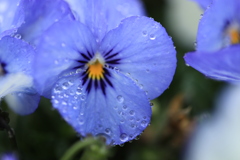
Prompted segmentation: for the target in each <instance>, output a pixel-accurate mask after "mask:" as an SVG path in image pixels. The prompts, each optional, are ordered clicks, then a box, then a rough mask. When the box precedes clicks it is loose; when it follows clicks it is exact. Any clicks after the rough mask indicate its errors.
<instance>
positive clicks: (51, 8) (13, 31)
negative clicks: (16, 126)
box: [0, 0, 74, 115]
mask: <svg viewBox="0 0 240 160" xmlns="http://www.w3.org/2000/svg"><path fill="white" fill-rule="evenodd" d="M0 6H1V7H0V31H1V34H0V38H1V40H0V84H1V88H0V97H4V96H5V100H6V101H7V103H8V105H9V107H10V108H12V109H13V110H14V111H15V112H17V113H19V114H22V115H25V114H29V113H32V112H33V111H35V109H36V108H37V106H38V102H39V99H40V96H39V94H38V93H37V91H36V88H35V84H34V80H33V78H32V72H33V71H32V62H33V59H34V57H35V50H34V49H33V47H32V46H30V45H29V44H28V43H30V44H31V45H36V44H37V42H38V38H39V37H40V36H41V34H42V33H43V32H44V31H45V30H46V29H47V28H48V27H50V26H51V25H52V24H53V23H55V22H56V21H58V20H59V19H61V18H63V17H64V18H65V17H68V18H69V19H74V18H73V15H72V13H71V10H70V8H69V6H68V4H67V3H66V2H64V1H62V0H41V1H39V0H11V1H9V0H2V1H1V2H0ZM7 35H9V36H12V37H15V39H14V38H12V37H4V36H7ZM24 41H27V42H28V43H26V42H24Z"/></svg>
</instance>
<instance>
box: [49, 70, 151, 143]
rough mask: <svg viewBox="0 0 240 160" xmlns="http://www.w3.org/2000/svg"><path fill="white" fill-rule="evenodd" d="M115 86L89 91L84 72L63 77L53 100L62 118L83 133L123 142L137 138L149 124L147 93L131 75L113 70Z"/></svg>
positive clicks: (83, 134)
mask: <svg viewBox="0 0 240 160" xmlns="http://www.w3.org/2000/svg"><path fill="white" fill-rule="evenodd" d="M109 72H110V73H111V79H110V80H111V82H112V84H113V87H111V86H105V87H106V94H105V95H104V94H103V93H102V90H101V89H96V90H91V91H90V92H89V93H88V92H87V89H86V88H87V87H86V85H84V86H82V81H81V80H80V76H81V74H75V75H71V76H68V77H64V78H62V79H60V80H59V81H58V82H57V84H56V86H55V88H54V90H53V94H52V95H53V96H52V103H53V106H54V107H55V108H57V109H58V110H59V112H60V114H61V115H62V116H63V118H64V119H65V120H66V121H67V122H68V123H70V124H71V125H72V126H73V128H74V129H75V130H76V131H77V132H78V133H80V134H81V135H82V136H87V135H88V134H91V135H93V136H103V137H105V138H106V143H107V144H111V145H116V144H122V143H124V142H126V141H129V140H132V139H134V138H135V137H136V136H138V135H139V134H140V133H141V132H142V131H143V130H144V129H145V128H146V127H147V125H148V124H149V122H150V117H151V106H150V103H149V101H148V99H147V97H146V95H145V92H144V91H143V90H141V89H140V88H139V87H138V86H137V85H136V84H135V83H134V82H133V81H132V80H131V79H129V78H128V77H126V76H124V75H122V74H121V73H117V72H115V71H113V70H110V71H109Z"/></svg>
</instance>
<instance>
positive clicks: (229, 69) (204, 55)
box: [184, 45, 240, 82]
mask: <svg viewBox="0 0 240 160" xmlns="http://www.w3.org/2000/svg"><path fill="white" fill-rule="evenodd" d="M184 59H185V61H186V63H187V64H188V65H190V66H191V67H193V68H195V69H196V70H198V71H199V72H201V73H203V74H204V75H206V76H207V77H210V78H213V79H217V80H224V81H228V82H240V68H239V64H240V45H233V46H231V47H228V48H225V49H222V50H220V51H217V52H213V53H208V52H192V53H188V54H186V55H185V57H184Z"/></svg>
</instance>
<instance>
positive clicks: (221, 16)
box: [197, 0, 240, 51]
mask: <svg viewBox="0 0 240 160" xmlns="http://www.w3.org/2000/svg"><path fill="white" fill-rule="evenodd" d="M239 8H240V1H236V0H215V1H213V3H212V5H211V6H210V8H209V9H207V10H206V11H205V13H204V15H203V17H202V19H201V21H200V23H199V27H198V34H197V50H198V51H216V50H218V49H221V48H223V47H225V46H227V45H228V42H227V40H226V34H227V33H226V32H227V31H226V29H227V25H228V24H229V23H232V22H233V21H239V20H240V16H239V14H238V12H239ZM223 11H224V12H223ZM213 22H214V23H213Z"/></svg>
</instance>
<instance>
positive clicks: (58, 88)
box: [54, 86, 62, 92]
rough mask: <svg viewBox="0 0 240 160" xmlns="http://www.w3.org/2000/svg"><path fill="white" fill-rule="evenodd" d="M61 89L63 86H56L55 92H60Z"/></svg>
mask: <svg viewBox="0 0 240 160" xmlns="http://www.w3.org/2000/svg"><path fill="white" fill-rule="evenodd" d="M60 91H62V87H60V86H56V87H55V88H54V92H60Z"/></svg>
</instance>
